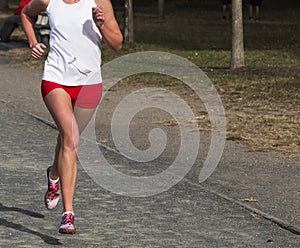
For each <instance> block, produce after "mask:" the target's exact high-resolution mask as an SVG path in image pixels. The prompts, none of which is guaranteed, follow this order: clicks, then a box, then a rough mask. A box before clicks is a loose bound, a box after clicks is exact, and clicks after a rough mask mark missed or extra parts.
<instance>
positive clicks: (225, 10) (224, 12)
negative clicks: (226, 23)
mask: <svg viewBox="0 0 300 248" xmlns="http://www.w3.org/2000/svg"><path fill="white" fill-rule="evenodd" d="M222 9H223V19H226V12H227V5H226V4H223V8H222Z"/></svg>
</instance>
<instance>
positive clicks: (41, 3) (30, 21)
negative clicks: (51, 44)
mask: <svg viewBox="0 0 300 248" xmlns="http://www.w3.org/2000/svg"><path fill="white" fill-rule="evenodd" d="M48 4H49V0H32V1H31V2H29V3H28V4H27V5H26V6H25V7H24V9H23V10H22V12H21V20H22V25H23V29H24V32H25V34H26V37H27V39H28V42H29V46H30V48H31V55H32V57H34V58H40V57H41V56H42V55H43V53H44V52H45V50H44V49H45V48H46V46H45V44H43V43H39V42H38V41H37V39H36V36H35V32H34V27H33V26H34V22H35V19H36V16H38V14H39V13H41V12H42V11H45V10H46V8H47V6H48Z"/></svg>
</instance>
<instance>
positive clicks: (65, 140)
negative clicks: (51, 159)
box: [60, 132, 80, 153]
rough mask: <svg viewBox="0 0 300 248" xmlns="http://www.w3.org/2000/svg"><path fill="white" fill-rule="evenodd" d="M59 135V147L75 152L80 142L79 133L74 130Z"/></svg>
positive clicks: (65, 150)
mask: <svg viewBox="0 0 300 248" xmlns="http://www.w3.org/2000/svg"><path fill="white" fill-rule="evenodd" d="M60 137H61V138H60V147H61V148H62V149H63V151H64V152H68V153H76V152H77V150H78V148H79V144H80V137H79V133H77V132H76V133H72V134H63V135H60Z"/></svg>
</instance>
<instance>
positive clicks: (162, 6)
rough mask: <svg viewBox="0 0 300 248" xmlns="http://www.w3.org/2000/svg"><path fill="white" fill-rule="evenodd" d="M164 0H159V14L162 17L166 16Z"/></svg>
mask: <svg viewBox="0 0 300 248" xmlns="http://www.w3.org/2000/svg"><path fill="white" fill-rule="evenodd" d="M164 2H165V1H164V0H158V15H159V17H160V18H164Z"/></svg>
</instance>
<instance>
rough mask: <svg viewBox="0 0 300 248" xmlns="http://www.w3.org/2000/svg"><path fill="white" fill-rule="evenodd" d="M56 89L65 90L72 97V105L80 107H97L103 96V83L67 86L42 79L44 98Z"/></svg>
mask: <svg viewBox="0 0 300 248" xmlns="http://www.w3.org/2000/svg"><path fill="white" fill-rule="evenodd" d="M54 89H63V90H65V91H66V92H67V93H68V94H69V96H70V98H71V101H72V105H73V106H77V107H80V108H88V109H91V108H96V107H97V105H98V104H99V102H100V100H101V96H102V84H101V83H100V84H93V85H84V86H81V85H80V86H65V85H60V84H57V83H53V82H49V81H46V80H42V85H41V92H42V96H43V98H45V97H46V96H47V95H48V94H49V93H50V92H51V91H52V90H54Z"/></svg>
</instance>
